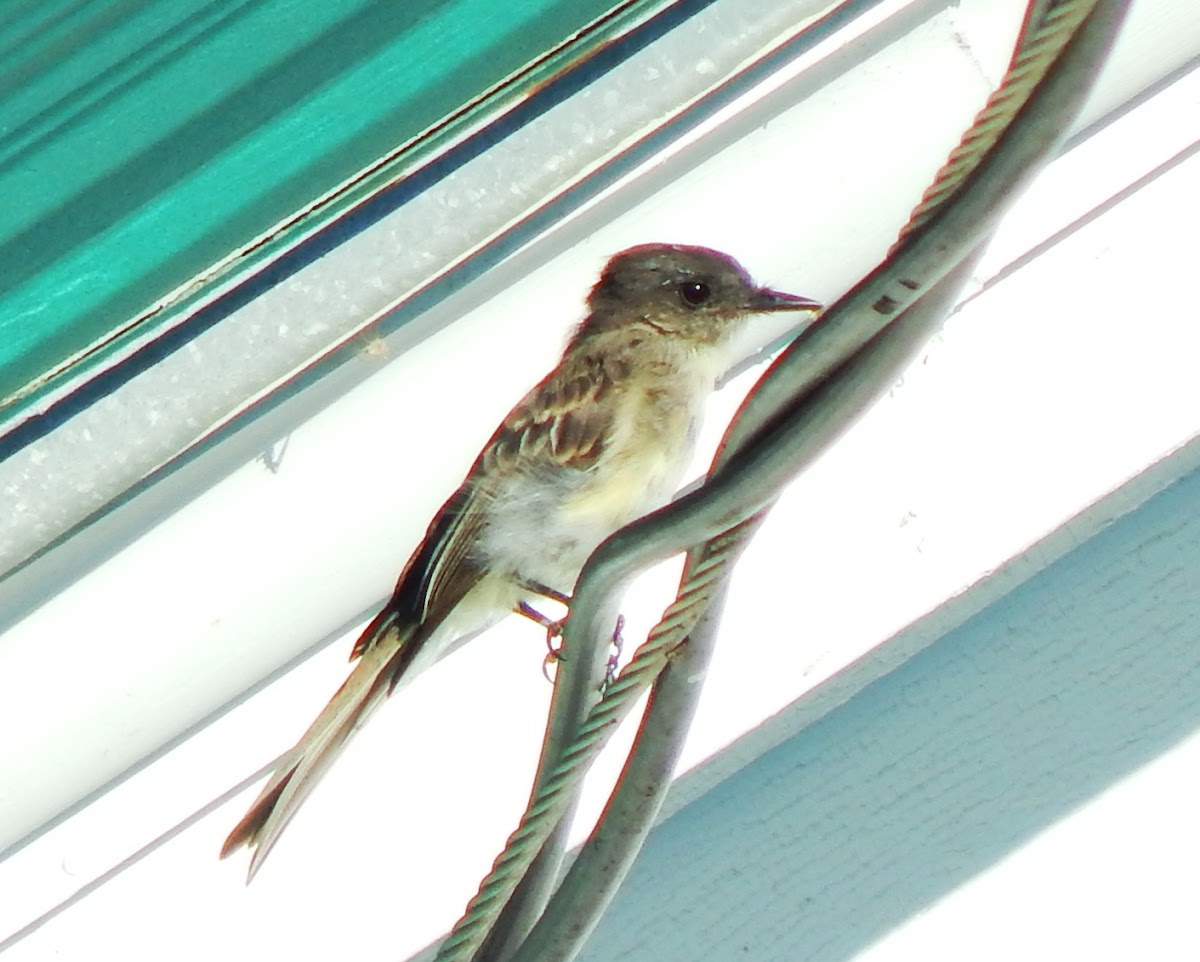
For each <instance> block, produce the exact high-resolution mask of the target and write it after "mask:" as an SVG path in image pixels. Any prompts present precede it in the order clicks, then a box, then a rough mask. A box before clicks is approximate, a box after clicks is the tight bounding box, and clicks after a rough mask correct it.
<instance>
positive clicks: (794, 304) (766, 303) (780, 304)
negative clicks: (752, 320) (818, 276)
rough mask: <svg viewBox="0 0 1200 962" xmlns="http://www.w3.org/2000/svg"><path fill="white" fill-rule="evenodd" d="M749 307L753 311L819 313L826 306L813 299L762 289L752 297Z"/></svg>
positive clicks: (767, 288) (766, 288)
mask: <svg viewBox="0 0 1200 962" xmlns="http://www.w3.org/2000/svg"><path fill="white" fill-rule="evenodd" d="M747 306H748V307H749V308H750V310H752V311H819V310H821V308H823V307H824V306H825V305H824V304H822V303H821V302H820V301H814V300H813V299H812V298H811V297H801V296H800V295H799V294H785V293H784V292H783V291H773V290H771V289H770V288H769V287H760V288H759V289H758V290H757V291H755V292H754V294H753V295H751V297H750V303H749V304H748V305H747Z"/></svg>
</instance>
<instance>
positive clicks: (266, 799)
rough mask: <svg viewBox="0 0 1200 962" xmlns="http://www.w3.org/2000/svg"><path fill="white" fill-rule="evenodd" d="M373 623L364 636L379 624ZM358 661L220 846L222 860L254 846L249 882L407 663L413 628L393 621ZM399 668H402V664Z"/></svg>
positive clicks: (388, 692)
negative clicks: (243, 848)
mask: <svg viewBox="0 0 1200 962" xmlns="http://www.w3.org/2000/svg"><path fill="white" fill-rule="evenodd" d="M379 621H382V618H381V619H377V622H373V623H372V625H371V626H370V627H368V628H367V631H366V632H364V638H365V637H366V636H367V635H368V634H369V633H371V632H372V630H373V629H374V630H375V631H376V632H380V629H381V628H383V625H380V624H378V622H379ZM380 633H381V635H382V636H381V637H378V638H376V639H373V643H372V644H370V645H369V646H367V647H366V650H365V651H364V652H363V654H362V656H361V657H360V658H359V659H358V662H357V664H355V666H354V669H353V670H352V671H351V672H350V675H349V677H348V678H347V679H346V681H345V682H344V683H343V684H342V687H341V688H339V689H338V690H337V693H336V694H335V695H334V696H333V698H331V699H330V700H329V704H327V705H326V706H325V708H324V709H323V710H322V711H321V714H320V715H318V716H317V719H316V721H314V722H313V723H312V724H311V725H310V726H309V728H308V731H306V732H305V733H304V735H303V736H302V737H301V739H300V741H298V742H297V743H296V746H295V747H294V748H293V749H292V750H291V751H289V752H288V753H287V754H286V755H284V757H283V758H282V759H280V762H279V766H278V767H277V768H276V769H275V772H274V774H272V775H271V777H270V779H268V781H267V784H266V786H265V787H264V788H263V790H262V792H260V793H259V796H258V798H257V799H255V801H254V804H253V805H251V806H250V810H249V811H248V812H246V814H245V816H244V817H243V818H242V820H241V821H240V822H238V824H237V826H236V827H235V828H234V829H233V831H232V832H230V833H229V837H228V838H227V839H226V840H225V844H224V845H223V846H222V847H221V858H225V857H227V856H228V855H230V854H232V853H233V852H235V851H237V850H238V849H239V848H241V847H242V846H243V845H245V846H248V847H250V848H252V849H254V855H253V857H252V858H251V860H250V870H249V873H248V875H247V877H246V881H247V882H249V881H250V880H251V879H253V878H254V875H255V873H256V872H257V871H258V870H259V868H260V867H261V866H262V863H263V860H264V859H265V858H266V857H267V855H268V854H270V852H271V849H272V848H274V846H275V843H276V842H277V841H278V840H279V836H280V834H282V832H283V830H284V829H285V828H286V827H287V825H288V823H289V822H290V821H291V820H292V818H293V816H295V814H296V812H297V810H298V809H299V808H300V806H301V804H303V802H304V800H305V799H306V798H307V797H308V795H309V793H310V792H311V791H312V790H313V788H314V787H315V786H316V784H317V782H318V781H319V780H320V779H321V776H322V775H324V774H325V772H326V771H327V770H328V769H329V766H330V765H332V764H333V762H334V761H335V760H336V759H337V757H338V755H340V754H341V752H342V749H343V748H345V746H346V743H347V741H348V740H349V739H350V736H351V735H353V734H354V733H355V732H356V731H357V730H358V729H359V728H360V727H361V726H362V724H363V722H365V721H366V720H367V718H368V717H370V715H371V713H372V712H374V710H375V709H376V708H378V707H379V705H380V704H382V703H383V701H384V700H385V699H386V698H387V696H388V695H389V694H390V691H391V689H392V687H393V684H394V681H395V680H396V677H397V674H398V669H397V665H398V662H406V661H409V660H411V658H406V657H405V656H408V655H410V654H411V653H410V652H408V651H405V647H406V645H408V644H409V643H410V642H412V641H413V639H412V631H411V630H408V631H401V630H398V629H397V628H396V627H395V626H394V625H389V626H388V627H387V628H386V629H383V631H382V632H380ZM400 670H403V668H401V669H400Z"/></svg>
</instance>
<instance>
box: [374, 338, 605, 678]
mask: <svg viewBox="0 0 1200 962" xmlns="http://www.w3.org/2000/svg"><path fill="white" fill-rule="evenodd" d="M624 373H627V372H624V371H620V370H618V371H616V372H614V371H613V370H612V364H611V363H608V364H606V363H605V362H604V361H603V360H602V359H600V358H596V357H589V356H586V355H578V356H576V357H574V358H570V359H568V361H566V362H565V363H563V364H561V365H559V367H558V368H557V369H556V370H555V371H554V372H553V373H551V374H550V375H549V376H548V377H546V379H545V380H543V381H542V382H541V383H540V384H538V385H537V386H536V387H535V388H533V390H531V391H530V392H529V393H528V394H527V395H526V396H525V397H524V398H523V399H522V400H521V402H520V403H518V404H517V405H516V406H515V407H514V408H513V409H512V410H511V411H510V412H509V413H508V416H507V417H506V418H505V419H504V421H503V422H501V424H500V427H499V428H497V430H496V432H495V434H493V435H492V437H491V439H490V440H489V441H488V443H487V444H486V445H485V446H484V449H483V451H482V452H481V453H480V455H479V457H478V458H477V459H476V461H475V464H474V465H473V466H472V468H471V471H470V472H469V473H468V475H467V478H466V480H465V481H464V482H463V484H462V486H461V487H460V488H459V489H458V490H457V491H456V492H455V493H454V494H453V495H452V496H451V497H450V499H449V500H448V501H447V502H446V503H445V504H444V505H442V508H441V510H440V511H438V513H437V515H436V516H435V517H434V519H433V521H432V522H430V525H429V528H428V530H427V531H426V534H425V538H424V540H423V541H422V543H421V547H420V549H419V550H418V552H417V553H416V554H414V555H413V556H412V558H410V559H409V562H408V564H407V565H406V566H405V568H404V571H403V572H402V573H401V575H400V578H399V580H398V582H397V584H396V590H395V591H394V592H393V594H392V598H391V600H390V602H389V603H388V605H387V606H386V607H385V608H384V610H383V611H382V612H380V614H379V617H378V618H376V620H375V621H374V622H372V624H371V626H369V627H368V629H367V631H364V632H363V635H362V637H361V638H359V640H358V643H357V644H356V645H355V647H354V652H353V653H352V657H358V656H359V655H361V654H362V653H363V652H364V651H366V650H367V649H368V648H369V647H370V646H371V645H372V644H373V643H374V640H375V638H377V637H380V636H381V635H382V633H383V632H384V631H385V630H386V629H387V628H388V627H389V626H390V625H392V624H395V623H397V622H399V623H401V624H417V625H421V624H426V623H427V624H429V625H430V626H431V627H432V626H434V625H436V624H438V623H439V622H440V621H441V620H442V619H443V618H445V617H446V615H447V614H449V612H450V611H451V610H452V609H453V608H454V606H455V605H457V604H458V603H459V602H460V601H461V600H462V599H463V597H464V596H465V595H466V593H467V592H468V591H470V590H471V588H473V587H474V586H475V585H476V584H478V583H479V580H480V579H481V578H482V577H483V574H484V572H483V571H482V570H480V568H479V566H478V565H477V564H475V563H474V562H473V561H472V558H471V549H472V548H473V547H474V545H476V544H477V543H478V541H479V538H480V535H481V534H482V533H483V529H484V527H485V525H486V523H487V520H486V519H487V513H488V512H487V503H488V501H489V499H490V498H491V497H492V496H493V494H492V491H493V485H494V482H495V481H497V480H499V479H501V478H503V477H506V476H510V475H511V474H512V473H513V472H514V471H521V472H528V473H530V474H532V475H534V476H536V475H537V474H538V473H540V472H542V471H545V470H553V471H561V470H564V469H567V470H577V471H586V470H588V469H589V468H591V467H592V465H594V464H595V463H596V462H597V461H598V460H599V458H600V456H601V455H602V454H603V452H604V442H605V439H606V437H607V436H608V434H609V430H610V426H611V423H612V417H613V406H612V405H611V404H608V403H605V401H606V400H607V399H608V398H609V396H610V395H611V394H612V392H613V391H614V390H615V389H616V388H617V386H618V381H619V377H620V375H621V374H624ZM420 635H421V632H420V631H419V630H418V631H417V633H416V634H415V635H414V637H413V638H412V640H411V641H410V645H414V646H415V644H417V643H419V641H420V640H421V639H420Z"/></svg>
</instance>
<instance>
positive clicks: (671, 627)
mask: <svg viewBox="0 0 1200 962" xmlns="http://www.w3.org/2000/svg"><path fill="white" fill-rule="evenodd" d="M1097 2H1098V0H1061V2H1058V3H1051V4H1049V5H1047V3H1046V2H1045V0H1031V6H1030V13H1029V15H1028V16H1027V18H1026V24H1025V26H1024V27H1023V30H1022V34H1021V37H1020V40H1019V44H1018V48H1017V50H1016V51H1015V53H1014V57H1013V59H1012V62H1011V64H1010V67H1009V69H1008V71H1007V72H1006V74H1005V77H1004V79H1003V80H1002V82H1001V84H1000V86H999V87H998V88H997V90H996V92H995V93H994V94H993V95H992V97H991V98H990V99H989V101H988V104H987V105H986V106H985V108H984V109H983V110H982V111H980V114H979V115H978V116H977V119H976V122H975V124H974V125H973V126H972V128H971V129H970V130H969V131H968V132H967V134H966V135H964V137H963V139H962V142H961V143H960V145H959V147H957V148H956V149H955V150H954V151H953V152H952V153H951V155H950V158H949V159H948V160H947V162H946V164H945V165H943V167H942V169H941V170H940V171H939V173H938V175H937V177H936V179H935V183H934V184H933V185H932V186H931V187H930V188H929V189H928V190H927V191H926V192H925V195H924V196H923V198H922V200H921V202H920V203H919V204H918V205H917V207H916V209H915V210H914V212H913V214H912V216H911V218H910V220H909V222H908V223H907V224H906V225H905V227H904V228H903V229H902V230H901V232H900V234H899V238H898V240H897V242H896V244H895V245H893V247H892V250H891V251H890V252H889V255H888V257H887V259H886V260H885V262H884V265H882V267H884V268H886V267H887V266H888V265H890V264H891V263H892V261H893V260H894V259H895V256H896V255H897V253H898V251H899V250H900V248H901V247H905V246H907V245H905V244H904V243H903V242H904V241H907V240H910V239H916V238H917V237H919V236H923V234H924V233H925V229H926V228H928V227H931V226H932V224H931V221H932V220H933V219H934V217H935V215H936V214H938V213H939V212H941V211H943V210H944V209H946V207H947V205H948V204H950V203H952V202H953V201H954V200H956V199H957V194H958V192H959V188H961V187H962V186H964V185H965V183H966V182H967V180H968V179H969V177H970V175H971V174H972V173H973V172H974V171H975V170H976V169H977V168H978V167H979V165H980V164H981V163H982V162H983V161H984V159H985V158H986V157H987V156H988V155H989V152H990V151H991V149H992V148H993V147H995V146H996V144H997V142H998V141H999V140H1000V138H1001V136H1002V135H1003V133H1004V132H1005V130H1007V129H1008V127H1009V125H1010V124H1011V122H1012V121H1013V119H1014V118H1015V117H1016V115H1017V114H1018V113H1019V112H1020V110H1021V108H1022V107H1023V106H1024V105H1025V104H1026V102H1027V101H1028V99H1029V97H1030V95H1031V94H1032V92H1033V90H1034V89H1035V88H1036V87H1037V86H1038V84H1040V83H1041V81H1042V80H1043V79H1044V78H1045V77H1046V74H1047V72H1048V71H1049V70H1050V68H1051V67H1052V65H1053V64H1054V63H1055V61H1056V60H1057V59H1058V57H1059V55H1060V54H1061V53H1062V52H1063V50H1064V48H1065V47H1066V45H1067V44H1068V43H1069V42H1070V40H1071V39H1072V38H1074V36H1075V35H1076V33H1077V32H1078V30H1079V27H1080V26H1081V25H1082V24H1083V23H1084V21H1085V19H1086V18H1087V16H1088V15H1089V14H1090V13H1091V12H1092V10H1093V8H1094V7H1095V6H1096V4H1097ZM1039 13H1040V14H1044V15H1043V16H1040V17H1039V16H1038V15H1037V14H1039ZM1035 21H1036V22H1035ZM1117 22H1119V17H1118V18H1117ZM877 273H878V269H877V272H875V273H874V274H873V275H872V277H874V276H876V275H877ZM905 286H908V285H905ZM880 313H885V312H883V311H880ZM758 393H759V390H758V388H756V389H755V392H753V393H752V395H751V398H748V399H747V406H744V407H743V411H741V412H739V418H738V419H735V422H734V424H733V425H731V428H730V431H729V432H728V433H727V446H726V447H723V449H722V454H721V455H719V460H720V459H721V458H722V457H723V455H724V454H726V453H729V451H731V450H735V449H736V448H737V444H736V442H735V441H734V440H733V439H735V438H736V439H739V440H740V439H745V437H746V435H747V434H748V433H749V432H750V429H748V428H747V426H746V424H744V423H740V422H741V421H742V420H743V419H742V418H741V415H742V413H743V412H746V411H749V410H750V407H749V405H751V402H752V400H753V398H754V395H755V394H758ZM744 420H745V421H747V422H754V421H757V423H758V425H762V424H763V423H764V422H765V421H767V420H768V417H764V416H763V415H762V412H761V411H759V412H757V416H756V417H748V418H745V419H744ZM739 429H740V433H739ZM763 511H765V508H763V507H761V506H760V507H759V508H758V509H757V512H758V513H756V514H754V515H750V516H749V517H746V516H743V517H742V519H741V520H740V521H738V522H737V523H735V524H734V525H732V526H731V527H729V528H728V529H726V530H725V531H723V532H721V533H719V534H717V535H715V536H714V537H713V538H711V539H710V540H709V541H707V542H705V543H704V544H703V545H702V546H700V547H698V548H696V549H694V550H693V552H692V553H690V554H689V563H688V565H687V566H686V567H685V570H684V575H683V578H682V579H681V586H680V591H679V595H678V596H677V598H676V601H675V602H674V603H672V605H671V606H669V607H668V609H667V611H666V613H665V614H664V617H663V619H662V621H660V623H659V624H658V625H656V626H655V628H654V629H653V631H652V632H651V633H650V636H649V637H648V639H647V641H646V643H645V644H644V645H643V646H642V647H641V648H639V650H638V652H637V654H636V656H635V658H634V660H633V661H632V662H631V663H630V664H629V666H628V667H627V668H626V669H625V670H624V671H622V672H621V674H620V676H619V677H618V679H617V681H616V682H614V684H613V685H612V686H610V688H609V690H608V691H606V692H605V694H604V697H603V698H602V699H601V701H600V702H599V703H598V704H597V705H596V706H595V707H594V709H593V710H592V711H591V713H590V714H589V716H588V718H587V720H586V721H585V723H584V724H583V726H582V727H581V728H580V730H579V733H578V735H577V736H576V738H575V739H574V740H573V741H572V742H571V743H570V744H569V745H568V746H567V748H566V749H565V750H564V751H563V753H562V756H561V759H560V761H559V763H558V764H557V765H556V766H555V767H554V769H553V772H552V774H551V775H550V776H549V777H548V778H547V779H546V780H545V781H544V782H543V783H542V785H541V787H540V788H539V790H538V791H537V793H536V794H535V796H534V798H532V799H531V801H530V805H529V807H528V809H527V810H526V813H525V815H524V817H523V818H522V821H521V824H520V826H519V827H518V828H517V830H516V831H515V832H514V833H513V834H512V835H511V836H510V838H509V842H508V845H507V846H506V847H505V850H504V851H503V852H502V853H501V855H500V856H499V857H498V858H497V860H496V862H495V864H494V867H493V869H492V871H491V873H489V875H488V876H487V878H485V879H484V881H483V882H482V883H481V885H480V889H479V891H478V893H477V894H476V895H475V897H474V898H472V900H471V901H470V903H469V904H468V906H467V909H466V911H465V913H464V915H463V917H462V918H461V919H460V920H459V922H458V923H457V924H456V925H455V927H454V929H453V931H452V932H451V933H450V935H449V937H448V938H447V940H446V941H445V942H444V943H443V944H442V946H441V948H440V950H439V952H438V954H437V957H436V962H463V960H466V959H469V958H471V957H472V956H473V955H474V953H475V951H476V950H477V949H478V947H479V946H480V945H481V944H482V943H483V941H484V939H485V938H486V937H487V935H488V932H489V931H490V929H491V927H492V925H493V924H494V922H495V919H496V917H497V915H498V913H499V912H500V910H501V909H503V907H504V905H505V904H506V902H507V900H508V899H509V897H510V896H511V894H512V892H513V890H514V889H515V888H516V886H517V884H518V882H519V881H520V877H521V874H522V873H523V872H524V871H526V869H527V867H528V865H529V864H530V862H531V861H532V860H533V858H534V857H535V856H536V855H537V854H538V852H539V851H540V850H541V847H542V844H543V843H544V841H545V839H546V838H548V837H549V835H550V833H551V832H552V831H553V830H554V827H555V825H556V824H557V822H558V820H559V818H560V817H561V814H562V812H563V811H565V809H566V807H567V805H568V804H569V801H570V797H571V790H572V788H573V786H574V785H575V783H576V782H577V781H578V780H579V779H580V778H581V777H582V774H583V772H584V771H585V769H586V768H587V767H588V766H589V765H590V763H591V761H592V760H593V759H594V758H595V756H596V755H597V754H598V753H599V751H600V749H601V748H602V747H603V746H604V744H606V743H607V740H608V738H609V736H610V735H611V733H612V731H613V730H614V729H615V727H616V725H617V723H618V722H619V721H620V720H622V719H623V718H624V717H625V716H626V715H627V714H628V712H629V710H630V709H631V708H632V706H633V703H634V701H635V700H636V698H637V697H638V696H640V694H641V693H642V692H643V691H644V690H645V688H646V686H647V685H648V684H649V683H650V682H651V681H652V680H653V679H654V678H656V677H657V676H658V675H659V674H660V673H661V671H662V669H663V667H665V665H666V664H667V662H668V659H669V658H670V657H671V654H672V652H674V651H675V650H677V649H678V647H679V645H680V644H682V643H683V642H684V641H685V640H686V638H687V636H688V633H689V632H690V631H691V630H692V628H693V627H694V626H695V625H696V623H697V622H698V620H699V619H700V617H701V616H702V615H703V613H704V611H705V609H706V608H707V605H708V603H709V600H710V599H711V597H712V596H713V594H714V593H715V592H716V590H718V588H719V586H720V582H721V581H722V579H723V576H724V573H725V571H726V569H727V568H728V565H729V563H730V560H731V559H732V558H734V557H736V555H737V553H738V548H739V547H740V546H741V544H742V542H743V540H744V539H745V537H746V536H747V535H748V533H749V532H750V530H752V528H753V526H754V524H755V522H756V521H757V520H758V519H759V518H760V516H761V513H762V512H763ZM693 558H696V559H697V561H696V563H695V564H692V559H693Z"/></svg>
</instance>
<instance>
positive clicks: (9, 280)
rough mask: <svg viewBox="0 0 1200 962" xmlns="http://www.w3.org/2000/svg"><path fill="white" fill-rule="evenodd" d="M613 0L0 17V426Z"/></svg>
mask: <svg viewBox="0 0 1200 962" xmlns="http://www.w3.org/2000/svg"><path fill="white" fill-rule="evenodd" d="M614 5H615V4H614V0H510V2H508V3H505V4H497V3H495V2H494V0H452V2H446V0H405V2H396V0H386V2H384V0H350V2H345V0H343V2H341V3H329V2H327V0H240V2H239V0H209V2H202V0H158V2H149V3H147V2H145V0H142V2H125V3H120V2H113V0H108V2H78V0H77V2H74V3H69V2H64V0H58V2H54V0H50V2H46V0H42V2H31V3H11V4H9V5H7V6H6V7H5V8H4V10H3V13H2V14H0V18H2V19H0V198H3V203H2V204H0V291H2V293H0V398H4V399H8V400H7V401H6V402H4V403H5V404H7V405H8V410H6V411H5V412H4V413H5V414H10V413H12V412H13V411H14V410H15V409H16V407H17V405H16V404H14V403H13V402H14V401H28V400H29V398H30V397H32V396H33V395H34V394H35V393H36V391H37V390H38V389H41V388H44V387H45V386H46V384H47V383H48V378H47V372H52V371H55V370H56V369H60V370H61V369H62V367H63V365H64V362H65V361H67V360H68V359H70V358H72V357H73V356H74V357H79V356H80V355H82V354H83V353H84V352H86V351H88V350H89V349H92V348H94V347H95V346H96V345H98V344H102V343H105V342H110V341H112V340H113V339H114V337H115V336H117V335H120V334H122V333H128V328H129V325H130V323H131V321H133V320H135V319H138V318H139V317H140V318H142V319H143V321H145V318H146V317H147V316H148V312H149V309H150V308H151V307H152V306H153V305H154V304H155V303H156V302H158V301H160V300H161V299H163V298H165V297H166V296H167V295H169V294H170V293H171V292H172V291H175V290H177V289H178V288H180V287H181V286H182V285H185V284H187V283H188V282H189V281H191V280H192V279H193V278H196V277H197V276H198V275H201V274H202V273H203V272H204V271H205V270H206V269H208V268H210V267H211V265H213V264H215V263H217V262H219V261H221V260H222V258H225V257H226V256H228V255H229V254H230V253H231V252H234V251H236V250H238V249H239V248H242V247H244V246H245V245H247V244H248V243H250V242H251V241H252V240H253V239H254V238H256V237H258V236H260V235H262V234H263V233H264V232H266V231H269V230H271V229H272V228H274V227H276V226H277V225H279V224H280V223H281V222H284V221H286V220H287V219H288V218H289V217H291V216H293V215H294V214H295V213H296V212H297V211H300V210H303V209H304V208H305V207H306V206H307V205H309V204H310V203H311V202H312V201H313V200H314V199H315V198H317V197H319V196H321V195H324V194H327V193H328V192H330V191H331V190H333V189H334V188H335V187H337V186H338V185H340V184H344V183H346V182H347V181H348V180H349V179H350V178H352V177H353V176H354V175H355V174H356V173H358V172H360V171H362V170H364V169H365V168H366V167H368V166H369V165H370V164H372V163H373V162H375V161H376V160H377V159H378V158H380V157H382V156H384V155H386V154H388V153H389V152H392V151H394V150H395V148H396V147H397V145H401V144H404V143H406V142H408V141H412V140H414V138H417V137H419V135H421V134H422V133H423V132H424V131H427V130H428V129H429V128H431V127H433V126H434V125H436V124H438V123H439V122H441V121H442V120H443V119H444V118H446V117H447V116H449V115H452V114H454V113H455V112H456V111H460V110H461V108H462V107H463V105H464V104H468V103H470V102H471V101H473V100H475V99H477V98H478V97H479V96H480V95H481V94H483V93H484V92H486V91H488V90H489V89H491V88H495V87H496V85H498V84H500V83H501V82H502V81H504V80H505V79H506V78H508V77H510V75H512V74H514V73H515V72H517V71H519V70H521V69H522V68H523V67H525V66H526V65H528V64H529V63H530V62H531V61H533V60H535V59H536V58H538V57H539V56H541V55H542V54H543V53H544V52H545V51H547V50H548V49H549V48H551V47H553V46H555V45H558V44H561V43H562V42H563V41H564V40H565V39H567V38H569V37H571V36H572V35H573V34H575V33H576V32H577V31H579V30H580V29H581V28H583V27H585V26H586V25H588V24H589V23H591V22H592V21H595V20H596V19H597V18H598V17H600V16H601V15H603V14H605V13H606V12H608V11H609V9H610V8H612V7H613V6H614ZM526 79H527V82H528V83H533V82H535V80H536V77H535V76H533V75H530V76H529V77H528V78H526ZM502 92H503V93H504V94H505V95H506V96H508V97H511V96H514V95H515V93H516V92H514V91H513V90H505V91H502ZM152 320H153V321H154V322H158V321H160V320H161V318H159V317H154V318H152Z"/></svg>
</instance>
